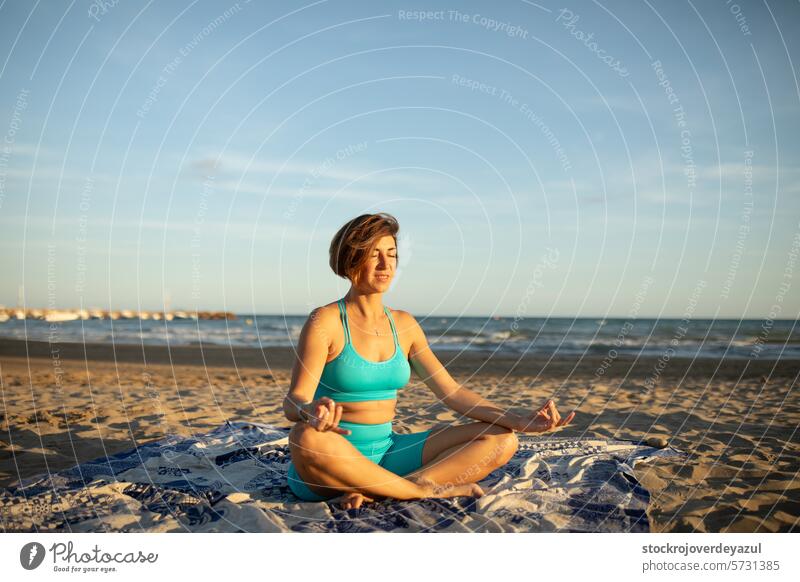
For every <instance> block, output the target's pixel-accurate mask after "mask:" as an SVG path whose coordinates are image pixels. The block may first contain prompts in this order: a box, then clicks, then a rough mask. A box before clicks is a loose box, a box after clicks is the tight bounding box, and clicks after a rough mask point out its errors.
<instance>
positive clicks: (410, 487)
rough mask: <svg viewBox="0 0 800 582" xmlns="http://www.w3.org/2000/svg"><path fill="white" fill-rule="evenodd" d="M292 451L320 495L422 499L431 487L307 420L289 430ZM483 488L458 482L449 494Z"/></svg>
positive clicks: (297, 467) (299, 470)
mask: <svg viewBox="0 0 800 582" xmlns="http://www.w3.org/2000/svg"><path fill="white" fill-rule="evenodd" d="M289 450H290V454H291V456H292V460H293V461H294V465H295V470H296V471H297V474H298V475H299V477H300V478H301V479H302V480H303V481H305V483H306V485H307V486H308V488H309V489H310V490H311V491H312V492H314V493H317V494H320V495H323V496H329V495H333V494H336V493H342V492H344V493H346V494H358V495H364V496H377V497H394V498H395V499H420V498H422V497H427V496H428V494H429V492H430V491H431V487H430V486H429V485H428V484H426V483H421V482H418V481H415V480H409V479H405V478H404V477H402V476H400V475H396V474H395V473H392V472H391V471H388V470H387V469H384V468H383V467H381V466H380V465H378V464H376V463H373V462H372V461H371V460H370V459H368V458H367V457H365V456H364V455H363V454H361V452H360V451H359V450H358V449H356V448H355V446H353V444H352V443H350V442H349V441H348V440H347V439H345V438H344V437H343V436H342V435H340V434H337V433H334V432H330V431H326V432H318V431H317V430H316V429H315V428H313V427H311V426H309V425H308V424H306V423H304V422H298V423H295V425H294V426H293V427H292V429H291V430H290V431H289ZM476 489H477V491H480V488H479V487H477V485H461V486H458V485H456V486H455V487H453V488H452V489H451V490H449V491H448V492H447V494H446V495H445V496H448V497H452V496H456V495H467V496H471V495H473V494H474V493H475V492H476Z"/></svg>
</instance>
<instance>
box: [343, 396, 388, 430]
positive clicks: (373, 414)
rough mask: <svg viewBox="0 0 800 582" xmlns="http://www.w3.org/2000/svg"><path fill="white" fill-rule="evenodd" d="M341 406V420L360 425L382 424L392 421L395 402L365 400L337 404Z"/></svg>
mask: <svg viewBox="0 0 800 582" xmlns="http://www.w3.org/2000/svg"><path fill="white" fill-rule="evenodd" d="M337 404H341V405H342V420H344V421H346V422H358V423H361V424H382V423H384V422H390V421H391V420H392V419H394V412H395V406H396V405H397V400H396V399H392V400H366V401H364V402H337Z"/></svg>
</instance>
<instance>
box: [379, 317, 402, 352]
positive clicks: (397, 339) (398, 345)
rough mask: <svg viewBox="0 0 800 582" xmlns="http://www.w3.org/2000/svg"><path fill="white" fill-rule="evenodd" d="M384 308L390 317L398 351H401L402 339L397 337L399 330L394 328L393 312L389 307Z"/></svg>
mask: <svg viewBox="0 0 800 582" xmlns="http://www.w3.org/2000/svg"><path fill="white" fill-rule="evenodd" d="M383 310H384V311H385V312H386V316H387V317H388V318H389V325H391V326H392V335H393V336H394V343H395V345H397V351H400V339H399V338H398V337H397V330H396V329H395V328H394V319H393V318H392V314H391V312H390V311H389V309H388V308H387V307H384V308H383Z"/></svg>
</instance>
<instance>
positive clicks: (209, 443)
mask: <svg viewBox="0 0 800 582" xmlns="http://www.w3.org/2000/svg"><path fill="white" fill-rule="evenodd" d="M288 433H289V429H288V428H282V427H276V426H272V425H269V424H262V423H256V422H231V421H227V422H225V424H223V425H221V426H219V427H217V428H216V429H214V430H212V431H210V432H208V433H205V434H198V435H195V436H192V437H183V436H177V435H169V436H167V437H166V438H163V439H160V440H157V441H154V442H149V443H145V444H140V445H139V446H137V447H135V448H134V449H132V450H129V451H126V452H123V453H118V454H115V455H111V456H108V457H102V458H99V459H95V460H93V461H89V462H86V463H82V464H80V465H76V466H74V467H72V468H70V469H67V470H64V471H60V472H58V473H54V474H51V475H49V476H48V475H44V476H39V477H33V478H29V479H25V480H22V481H19V482H17V483H15V484H14V485H12V486H11V487H9V488H4V489H0V519H2V527H3V530H4V531H6V532H20V531H26V532H48V531H52V532H158V531H163V532H376V531H380V532H647V531H649V521H648V517H647V506H648V503H649V501H650V494H649V493H648V491H647V490H646V489H645V488H644V487H642V485H641V484H640V483H639V482H638V481H637V480H636V478H635V477H634V471H633V468H634V465H635V464H636V463H639V462H643V461H652V460H655V459H670V460H673V458H675V459H680V458H681V457H683V456H684V455H685V453H683V452H681V451H678V450H676V449H674V448H672V447H669V446H668V447H666V448H662V449H659V448H653V447H650V446H647V445H645V444H643V443H639V442H634V441H621V440H603V439H595V438H568V437H556V436H552V435H547V434H543V435H534V434H522V433H518V437H519V450H518V451H517V453H516V454H515V455H514V457H513V458H512V459H511V461H510V462H509V463H507V464H506V465H505V466H503V467H501V468H499V469H496V470H495V471H493V472H492V473H491V474H490V475H488V476H487V477H486V478H484V479H483V480H481V481H479V484H480V485H481V487H482V488H483V490H484V492H485V494H484V496H483V497H480V498H472V497H456V498H428V499H417V500H405V501H403V500H396V499H384V500H380V501H374V502H370V503H365V504H364V505H362V507H360V508H358V509H342V508H341V506H340V505H339V504H338V502H336V501H335V500H332V501H323V502H309V501H302V500H300V499H298V498H297V497H295V496H294V494H293V493H292V492H291V491H290V490H289V487H288V485H287V481H286V471H287V467H288V464H289V460H290V457H289V447H288Z"/></svg>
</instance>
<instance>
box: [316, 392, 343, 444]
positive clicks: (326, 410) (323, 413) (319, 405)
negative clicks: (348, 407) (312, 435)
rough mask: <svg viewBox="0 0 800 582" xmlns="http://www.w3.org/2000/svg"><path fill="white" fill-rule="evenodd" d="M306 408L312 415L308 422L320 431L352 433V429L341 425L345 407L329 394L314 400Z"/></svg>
mask: <svg viewBox="0 0 800 582" xmlns="http://www.w3.org/2000/svg"><path fill="white" fill-rule="evenodd" d="M306 410H307V411H308V413H309V415H310V418H309V419H308V424H310V425H311V426H313V427H314V428H315V429H317V430H318V431H319V432H325V431H331V432H335V433H338V434H341V435H349V434H350V432H351V431H349V430H348V429H346V428H342V427H340V426H339V421H340V420H341V419H342V412H344V407H343V406H342V405H341V404H336V402H334V401H333V400H331V399H330V398H328V397H327V396H323V397H322V398H320V399H318V400H314V401H313V402H311V404H309V405H308V407H307V408H306Z"/></svg>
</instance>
